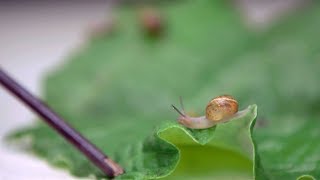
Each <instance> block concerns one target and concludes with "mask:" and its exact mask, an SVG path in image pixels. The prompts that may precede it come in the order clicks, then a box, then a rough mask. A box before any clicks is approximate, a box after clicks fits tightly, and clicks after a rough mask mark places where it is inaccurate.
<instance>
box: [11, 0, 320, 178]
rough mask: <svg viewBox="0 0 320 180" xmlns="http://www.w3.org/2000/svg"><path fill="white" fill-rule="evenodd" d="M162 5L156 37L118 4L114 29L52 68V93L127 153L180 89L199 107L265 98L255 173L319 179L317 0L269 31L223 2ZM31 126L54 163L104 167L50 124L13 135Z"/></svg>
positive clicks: (72, 116)
mask: <svg viewBox="0 0 320 180" xmlns="http://www.w3.org/2000/svg"><path fill="white" fill-rule="evenodd" d="M159 10H160V11H161V13H162V14H163V16H164V22H165V34H164V35H163V37H160V38H159V39H153V40H151V39H148V38H146V37H145V36H144V34H143V33H142V32H141V28H140V27H139V23H138V22H137V21H138V20H137V14H138V11H139V10H138V9H137V8H136V7H132V6H129V7H123V8H120V9H119V11H118V15H119V18H118V19H117V22H116V32H114V33H113V34H112V35H110V36H108V35H105V36H103V37H100V38H95V39H93V40H92V41H90V42H89V43H88V44H87V46H85V47H83V48H82V49H80V50H79V51H78V52H77V53H75V54H74V55H72V56H71V57H69V61H68V64H66V65H65V66H63V67H61V69H59V70H58V71H57V72H55V73H53V74H51V75H50V77H49V78H48V80H47V82H46V95H45V100H46V101H47V102H48V103H49V104H50V105H51V106H52V107H53V108H54V109H56V110H57V111H58V112H59V113H60V114H62V115H63V117H65V119H68V120H69V121H70V122H71V124H73V125H74V126H75V127H76V128H77V129H79V130H80V131H81V132H82V133H83V134H84V135H85V136H87V137H88V138H89V139H90V140H92V141H93V142H94V143H96V144H97V145H98V146H99V147H101V148H102V149H103V150H104V151H105V152H106V153H107V154H110V156H111V157H113V158H115V159H116V160H121V157H119V156H118V155H117V153H116V152H117V151H119V149H123V147H129V146H135V145H137V144H139V142H141V141H142V140H144V139H145V138H146V137H148V136H150V134H152V132H153V131H154V128H155V127H156V126H157V125H159V124H161V123H162V121H165V120H174V118H175V117H176V116H177V115H176V114H175V112H173V111H171V110H170V104H171V103H176V101H177V99H178V97H179V96H183V97H184V100H185V104H186V105H187V110H188V111H190V112H196V113H198V114H202V113H203V111H204V108H205V105H206V103H207V102H208V101H209V100H210V99H211V98H213V97H214V96H217V95H221V94H232V95H233V96H235V97H236V98H237V99H238V100H239V102H240V107H241V109H243V108H245V107H246V106H247V105H249V104H254V103H256V104H257V105H258V107H259V116H258V120H257V125H256V129H255V131H254V136H253V137H254V140H255V141H256V143H257V152H256V153H257V154H256V155H257V157H260V158H257V159H258V160H259V163H257V164H256V165H257V166H258V165H259V164H260V162H261V167H260V165H259V167H256V168H258V169H259V171H257V174H256V178H257V179H295V178H297V177H299V176H301V175H304V174H309V175H312V176H314V177H315V178H320V143H319V142H318V141H319V138H320V119H319V114H320V111H319V109H320V93H319V92H320V83H319V77H320V68H319V67H320V61H319V58H320V54H319V52H320V41H319V40H320V39H319V35H318V34H319V28H320V21H319V17H320V7H319V5H318V4H314V5H313V6H312V7H309V9H308V10H306V11H303V12H299V13H296V14H295V15H293V16H291V17H290V18H287V19H286V20H285V21H282V22H281V23H279V24H276V25H274V26H273V27H272V28H270V29H269V30H267V31H265V32H252V31H251V30H249V29H248V28H246V27H245V26H244V25H243V24H242V21H241V19H240V18H239V14H238V13H237V12H236V11H235V10H234V9H233V8H231V7H230V6H229V4H226V3H225V2H224V1H211V0H199V1H179V2H176V3H171V4H169V5H168V4H165V5H162V6H160V7H159ZM26 135H29V136H32V137H33V138H34V141H33V143H32V145H31V149H32V150H33V151H34V152H36V153H37V154H39V155H40V156H42V157H45V158H47V159H48V160H49V161H50V162H51V163H53V164H55V165H58V166H63V167H67V168H68V169H69V170H70V171H71V172H72V173H73V174H75V175H77V176H87V175H89V174H96V175H98V176H99V172H98V171H97V170H96V169H95V168H93V167H92V166H90V165H89V164H88V162H87V161H86V160H85V159H84V158H83V157H82V156H81V155H79V154H78V153H75V152H76V151H75V150H73V149H72V148H71V147H69V145H67V144H66V143H65V142H64V141H63V140H62V139H61V138H60V137H57V135H55V133H54V132H53V131H52V130H50V129H49V128H48V127H46V126H45V125H42V124H39V125H38V126H37V127H34V128H31V129H27V130H24V131H21V132H19V133H17V134H16V135H15V137H21V136H22V137H24V136H26ZM169 165H171V166H172V164H170V163H169V164H168V166H169ZM150 166H151V165H150ZM136 177H138V175H137V176H136ZM139 177H140V176H139Z"/></svg>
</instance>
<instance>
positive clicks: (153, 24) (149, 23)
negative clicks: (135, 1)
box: [140, 7, 164, 37]
mask: <svg viewBox="0 0 320 180" xmlns="http://www.w3.org/2000/svg"><path fill="white" fill-rule="evenodd" d="M140 22H141V25H142V29H143V31H144V32H145V33H146V34H147V35H149V36H153V37H158V36H159V35H161V33H162V32H163V26H164V24H163V17H162V16H161V15H160V12H159V10H157V9H155V8H152V7H145V8H143V9H142V10H141V12H140Z"/></svg>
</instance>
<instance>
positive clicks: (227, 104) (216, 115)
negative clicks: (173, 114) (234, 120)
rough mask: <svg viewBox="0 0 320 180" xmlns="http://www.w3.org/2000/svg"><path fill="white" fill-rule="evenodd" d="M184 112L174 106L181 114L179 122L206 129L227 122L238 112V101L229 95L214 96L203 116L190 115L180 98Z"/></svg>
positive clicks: (193, 127) (189, 126) (194, 127)
mask: <svg viewBox="0 0 320 180" xmlns="http://www.w3.org/2000/svg"><path fill="white" fill-rule="evenodd" d="M180 103H181V108H182V112H181V111H180V110H179V109H178V108H176V107H175V106H174V105H172V107H173V108H174V109H175V110H176V111H177V112H178V113H179V114H180V116H179V118H178V122H179V123H180V124H182V125H184V126H186V127H188V128H191V129H206V128H210V127H212V126H214V125H216V124H218V123H222V122H226V121H228V120H230V118H231V117H234V115H235V114H236V113H237V112H238V102H237V101H236V100H235V99H234V98H233V97H232V96H229V95H223V96H218V97H215V98H213V99H212V100H211V101H210V102H209V103H208V105H207V107H206V115H205V116H201V117H191V116H188V115H187V114H186V113H185V111H184V107H183V103H182V99H181V98H180Z"/></svg>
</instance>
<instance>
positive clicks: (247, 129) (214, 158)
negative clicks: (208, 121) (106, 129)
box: [118, 105, 257, 179]
mask: <svg viewBox="0 0 320 180" xmlns="http://www.w3.org/2000/svg"><path fill="white" fill-rule="evenodd" d="M256 113H257V110H256V106H255V105H253V106H250V107H248V108H247V109H246V110H245V111H244V112H243V114H242V115H241V116H239V117H236V118H234V119H232V120H230V121H229V122H228V123H224V124H219V125H217V126H215V127H212V128H209V129H204V130H192V129H188V128H186V127H184V126H182V125H180V124H178V123H177V122H168V123H165V124H163V125H162V126H161V127H160V128H158V129H157V130H156V133H155V135H154V136H152V137H150V138H148V139H146V140H145V141H144V142H143V143H140V144H139V145H136V144H135V145H134V146H130V147H128V148H125V149H123V151H121V152H119V155H118V157H119V161H120V163H121V164H123V165H124V166H125V167H126V172H127V173H126V174H125V175H123V176H120V177H119V179H122V178H123V179H127V178H128V177H135V178H143V179H153V178H160V177H166V176H168V175H169V176H168V178H169V179H179V178H180V179H194V178H201V179H204V178H207V179H210V178H211V179H212V178H219V179H221V178H224V179H230V178H231V177H238V178H239V179H241V178H242V179H248V178H249V179H252V178H253V172H252V166H253V165H252V160H253V158H254V157H253V154H254V146H253V142H252V139H251V133H252V132H251V131H252V127H253V126H254V120H255V118H256ZM172 172H173V174H171V173H172Z"/></svg>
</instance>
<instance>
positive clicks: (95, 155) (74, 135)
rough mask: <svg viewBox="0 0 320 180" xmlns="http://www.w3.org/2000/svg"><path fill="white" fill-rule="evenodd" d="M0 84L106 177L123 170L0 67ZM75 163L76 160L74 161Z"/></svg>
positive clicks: (116, 174) (120, 172) (113, 175)
mask: <svg viewBox="0 0 320 180" xmlns="http://www.w3.org/2000/svg"><path fill="white" fill-rule="evenodd" d="M0 84H2V85H3V86H4V87H5V88H6V89H7V90H8V91H10V92H11V93H12V94H14V95H15V96H16V97H17V98H18V99H19V100H21V101H22V102H23V103H24V104H26V105H27V106H28V107H29V108H30V109H32V110H33V111H34V112H35V113H37V114H38V115H39V116H40V117H42V119H43V120H44V121H45V122H46V123H48V124H49V125H50V126H51V127H52V128H53V129H55V130H56V131H57V132H58V133H59V134H60V135H61V136H63V137H64V138H65V139H66V140H67V141H68V142H70V143H71V144H73V145H74V146H75V147H76V148H77V149H78V150H79V151H80V152H82V153H83V154H84V155H85V156H86V157H87V158H88V159H89V160H90V161H91V162H92V163H93V164H95V165H96V166H97V167H98V168H100V169H101V170H102V172H104V173H105V174H106V175H107V176H108V177H110V178H112V177H115V176H118V175H120V174H122V173H123V172H124V170H123V169H122V168H121V167H120V166H119V165H118V164H117V163H115V162H114V161H112V160H111V159H110V158H108V157H107V156H106V155H105V154H103V152H102V151H100V150H99V149H98V148H97V147H96V146H95V145H93V144H92V143H90V142H89V140H87V139H86V138H84V137H83V136H82V135H81V134H80V133H79V132H77V131H76V130H75V129H73V128H72V127H71V126H70V125H69V124H67V123H66V122H65V121H64V120H63V119H62V118H61V117H59V116H58V115H57V114H56V113H54V112H53V111H52V110H51V109H50V108H49V107H48V106H46V105H45V104H44V103H43V102H41V101H40V100H39V99H37V98H36V97H35V96H33V95H32V94H31V93H29V92H28V91H27V90H26V89H24V88H23V87H22V86H21V85H19V84H18V83H17V82H16V81H14V80H13V79H12V78H11V77H9V75H7V74H6V73H5V72H4V71H3V70H1V67H0ZM75 163H76V162H75Z"/></svg>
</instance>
